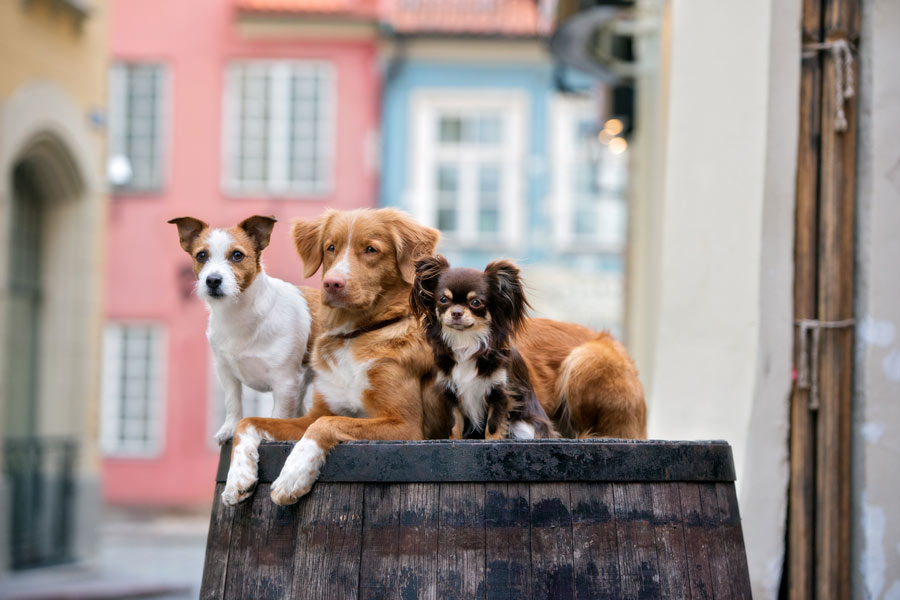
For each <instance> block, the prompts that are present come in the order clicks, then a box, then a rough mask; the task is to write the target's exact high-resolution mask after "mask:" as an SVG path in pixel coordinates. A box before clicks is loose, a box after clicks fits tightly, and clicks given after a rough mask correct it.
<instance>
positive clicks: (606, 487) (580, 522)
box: [569, 483, 622, 600]
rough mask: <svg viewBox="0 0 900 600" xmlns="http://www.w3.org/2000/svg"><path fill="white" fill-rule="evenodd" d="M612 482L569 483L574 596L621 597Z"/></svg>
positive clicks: (587, 599)
mask: <svg viewBox="0 0 900 600" xmlns="http://www.w3.org/2000/svg"><path fill="white" fill-rule="evenodd" d="M612 486H613V484H610V483H591V484H578V483H570V484H569V498H570V502H571V504H570V506H571V510H572V543H573V547H574V551H573V557H572V558H573V560H574V566H575V597H576V598H578V599H579V600H590V599H594V598H610V599H614V598H621V597H622V589H621V586H620V585H619V549H618V542H617V541H616V515H615V506H614V499H613V489H612Z"/></svg>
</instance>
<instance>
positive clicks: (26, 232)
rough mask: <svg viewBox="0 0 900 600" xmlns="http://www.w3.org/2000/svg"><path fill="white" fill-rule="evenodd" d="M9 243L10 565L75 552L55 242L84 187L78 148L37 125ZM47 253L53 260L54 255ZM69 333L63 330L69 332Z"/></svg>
mask: <svg viewBox="0 0 900 600" xmlns="http://www.w3.org/2000/svg"><path fill="white" fill-rule="evenodd" d="M6 177H7V178H8V180H7V182H6V188H7V189H8V190H9V206H8V209H7V215H8V217H9V219H8V225H7V227H8V230H7V236H6V238H7V240H9V241H8V252H7V253H6V255H7V258H6V260H7V263H8V264H7V271H6V273H7V276H6V281H5V282H4V284H5V287H6V315H5V316H6V328H5V334H6V335H5V340H3V343H4V344H5V352H3V353H2V356H3V357H4V363H5V364H4V365H3V367H4V368H3V372H4V373H5V378H4V379H5V381H3V384H2V385H4V386H5V390H4V391H5V395H6V403H5V411H4V413H5V414H4V415H3V423H4V425H3V428H4V430H3V437H4V439H5V442H4V452H3V455H4V472H5V473H4V474H5V476H6V478H7V481H8V482H9V483H10V492H9V493H10V497H9V500H10V501H9V506H8V509H6V510H8V511H9V514H8V515H7V518H8V519H9V521H8V522H9V524H10V527H9V534H10V539H9V551H10V552H9V556H10V562H11V564H10V566H11V567H12V568H14V569H15V568H24V567H31V566H38V565H45V564H52V563H58V562H63V561H66V560H68V559H70V558H71V557H72V550H73V549H72V540H73V525H74V518H73V512H74V506H75V493H76V490H75V478H76V460H77V452H78V449H79V448H78V446H79V445H78V442H77V438H76V437H74V436H71V435H67V434H66V433H67V432H65V431H61V430H59V429H58V428H54V427H48V423H47V413H48V412H54V411H55V410H56V409H55V407H53V406H45V405H46V404H48V402H47V399H48V394H47V392H48V385H49V386H50V387H52V383H51V382H52V380H53V378H54V377H55V373H56V372H57V370H58V366H59V365H58V364H57V362H56V361H55V360H54V358H53V356H54V352H53V349H52V346H53V344H54V343H56V342H55V340H56V339H60V340H61V338H57V337H56V334H55V333H54V331H55V327H56V324H57V323H59V321H60V319H61V318H65V317H64V316H63V315H59V314H57V313H58V312H59V310H58V308H57V307H58V305H59V302H58V301H54V297H55V296H59V290H58V286H57V285H55V283H54V281H53V280H54V278H55V277H56V275H55V274H54V272H55V271H56V269H55V268H50V265H51V264H52V263H54V262H58V261H59V260H61V258H62V254H61V253H65V252H71V248H65V247H61V246H60V245H59V244H58V243H56V241H55V240H56V239H57V238H58V231H57V228H58V226H57V225H55V224H58V223H59V222H61V221H64V220H65V217H64V215H65V214H66V213H67V212H68V211H70V210H71V209H72V206H73V205H76V206H77V205H78V204H80V203H82V202H84V198H83V195H84V188H83V185H82V182H81V178H80V176H79V174H78V171H77V169H75V168H74V165H73V163H72V160H71V155H70V153H69V151H68V149H67V148H66V146H65V144H64V143H62V142H61V141H60V140H59V139H58V138H56V137H55V136H53V135H52V134H47V133H42V134H39V135H36V136H35V137H34V138H33V139H32V140H31V142H30V143H29V144H27V145H26V146H25V148H24V150H23V152H22V153H21V155H20V157H19V158H18V160H16V161H15V162H14V163H13V165H12V168H11V169H10V170H9V171H8V172H7V174H6ZM48 263H49V264H48ZM61 341H62V340H61Z"/></svg>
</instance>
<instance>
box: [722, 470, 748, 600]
mask: <svg viewBox="0 0 900 600" xmlns="http://www.w3.org/2000/svg"><path fill="white" fill-rule="evenodd" d="M715 487H716V500H717V505H718V509H719V527H720V532H721V535H722V542H723V545H724V547H725V556H726V558H727V560H728V573H729V578H730V582H731V597H732V598H735V599H736V600H741V599H743V598H747V599H748V600H749V599H750V597H751V594H750V572H749V570H748V568H747V553H746V552H745V551H744V533H743V531H742V530H741V515H740V511H739V510H738V502H737V494H735V490H734V484H731V483H716V484H715Z"/></svg>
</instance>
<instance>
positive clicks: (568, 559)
mask: <svg viewBox="0 0 900 600" xmlns="http://www.w3.org/2000/svg"><path fill="white" fill-rule="evenodd" d="M290 448H291V444H288V443H264V444H262V446H261V447H260V465H261V466H260V475H261V477H260V483H259V486H258V488H257V490H256V491H255V493H254V494H253V496H252V498H251V499H249V500H248V501H246V502H244V503H242V504H241V505H239V506H237V507H233V508H232V507H225V506H224V505H223V504H222V502H221V499H220V494H221V491H222V488H223V483H224V479H225V476H226V474H227V468H220V470H219V474H218V476H219V481H218V483H217V486H216V498H215V500H214V502H213V507H212V519H211V523H210V530H209V537H208V542H207V556H206V560H205V563H204V575H203V584H202V588H201V598H203V599H205V600H213V599H224V598H228V599H240V598H254V599H265V598H297V599H303V598H341V599H345V598H346V599H356V598H394V599H403V600H405V599H412V598H416V599H418V598H423V599H433V600H444V599H453V598H465V599H469V598H484V599H490V600H495V599H496V600H509V599H512V598H549V597H552V598H585V599H586V598H591V599H593V598H640V597H646V598H650V597H653V598H655V597H663V598H694V599H698V598H725V597H727V598H749V597H750V582H749V574H748V572H747V562H746V556H745V553H744V545H743V544H744V541H743V534H742V531H741V522H740V514H739V511H738V505H737V498H736V495H735V491H734V483H733V481H734V470H733V463H732V459H731V449H730V447H729V446H728V445H727V444H725V443H723V442H709V443H697V442H667V443H654V442H622V441H617V440H611V441H610V440H590V441H561V442H555V441H541V442H535V443H531V442H527V443H521V442H499V443H485V442H468V441H464V442H403V443H401V442H370V443H351V444H342V445H340V446H338V448H337V449H336V450H335V451H334V453H333V454H332V455H331V456H329V459H328V462H326V468H325V471H323V478H321V479H320V480H319V481H318V483H316V485H315V486H313V489H312V491H311V492H310V494H308V495H307V496H305V497H304V498H301V499H300V501H299V502H298V503H297V504H295V505H293V506H289V507H279V506H276V505H275V504H273V503H272V501H271V499H270V498H269V487H270V482H271V480H272V479H273V478H274V477H275V476H277V474H278V471H279V470H280V464H281V463H279V461H281V462H283V460H284V458H285V457H286V456H287V454H288V451H289V450H290ZM227 454H230V448H229V447H228V446H226V447H225V448H224V449H223V454H222V457H223V458H222V462H223V464H224V465H225V466H226V467H227V458H228V457H227ZM395 454H396V455H395ZM375 458H377V459H378V460H381V461H384V462H383V463H379V462H378V460H375ZM332 461H333V462H332ZM460 461H461V462H460ZM640 461H648V462H647V464H646V465H642V464H640ZM682 461H686V462H685V463H684V464H682ZM635 463H637V464H635ZM413 464H415V465H416V466H415V468H414V469H413V471H412V472H409V471H407V469H408V468H410V465H413ZM264 465H265V466H264ZM532 467H533V469H532ZM504 468H508V469H509V470H508V472H505V471H504ZM329 469H330V471H329ZM344 469H346V470H344ZM579 472H584V473H585V475H584V476H582V477H581V478H580V479H579V476H578V473H579ZM326 475H327V476H326ZM416 477H418V478H421V480H414V481H409V480H410V479H415V478H416ZM489 477H495V480H491V479H490V478H489Z"/></svg>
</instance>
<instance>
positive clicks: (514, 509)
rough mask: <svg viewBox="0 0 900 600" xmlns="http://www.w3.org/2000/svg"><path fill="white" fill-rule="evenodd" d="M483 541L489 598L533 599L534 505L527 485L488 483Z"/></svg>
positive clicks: (498, 599)
mask: <svg viewBox="0 0 900 600" xmlns="http://www.w3.org/2000/svg"><path fill="white" fill-rule="evenodd" d="M484 543H485V584H486V594H487V597H488V598H493V599H495V600H515V599H516V598H531V507H530V505H529V487H528V486H527V485H525V484H521V483H489V484H487V485H485V495H484Z"/></svg>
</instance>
